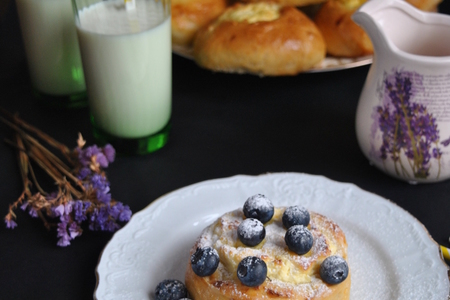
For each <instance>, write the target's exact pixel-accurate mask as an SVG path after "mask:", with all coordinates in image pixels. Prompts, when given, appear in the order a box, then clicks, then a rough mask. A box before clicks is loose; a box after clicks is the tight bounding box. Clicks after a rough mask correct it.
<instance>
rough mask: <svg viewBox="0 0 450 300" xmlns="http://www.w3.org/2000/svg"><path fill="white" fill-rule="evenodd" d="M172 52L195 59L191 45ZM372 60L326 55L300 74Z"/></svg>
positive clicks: (341, 68)
mask: <svg viewBox="0 0 450 300" xmlns="http://www.w3.org/2000/svg"><path fill="white" fill-rule="evenodd" d="M172 52H173V53H175V54H177V55H179V56H181V57H184V58H186V59H189V60H193V59H194V58H193V55H192V49H191V48H189V47H185V46H181V45H175V44H173V45H172ZM372 61H373V55H364V56H359V57H354V58H346V57H333V56H326V57H325V59H324V60H323V61H322V62H321V63H319V64H318V65H317V66H315V67H313V68H311V69H310V70H306V71H303V72H300V73H299V74H301V73H321V72H331V71H340V70H346V69H351V68H356V67H361V66H365V65H369V64H371V63H372ZM235 74H238V73H235ZM239 74H240V73H239ZM248 74H252V73H248ZM254 75H258V76H260V75H259V74H254Z"/></svg>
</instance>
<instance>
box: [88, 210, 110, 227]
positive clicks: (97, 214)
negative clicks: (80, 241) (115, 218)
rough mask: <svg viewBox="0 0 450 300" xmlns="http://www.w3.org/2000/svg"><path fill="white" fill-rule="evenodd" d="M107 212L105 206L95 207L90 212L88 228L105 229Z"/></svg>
mask: <svg viewBox="0 0 450 300" xmlns="http://www.w3.org/2000/svg"><path fill="white" fill-rule="evenodd" d="M108 218H109V214H108V210H107V207H106V206H101V207H99V208H95V209H94V211H93V212H92V214H91V218H90V221H91V222H90V224H89V229H90V230H106V222H107V221H108Z"/></svg>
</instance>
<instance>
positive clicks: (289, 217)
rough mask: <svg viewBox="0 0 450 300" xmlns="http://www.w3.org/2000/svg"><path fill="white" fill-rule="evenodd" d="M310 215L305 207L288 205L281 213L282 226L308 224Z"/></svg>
mask: <svg viewBox="0 0 450 300" xmlns="http://www.w3.org/2000/svg"><path fill="white" fill-rule="evenodd" d="M310 218H311V217H310V215H309V212H308V210H307V209H306V208H304V207H302V206H298V205H296V206H289V207H288V208H286V210H285V211H284V213H283V217H282V221H283V225H284V227H286V228H287V229H289V227H291V226H294V225H303V226H308V225H309V221H310Z"/></svg>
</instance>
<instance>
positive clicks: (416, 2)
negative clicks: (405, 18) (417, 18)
mask: <svg viewBox="0 0 450 300" xmlns="http://www.w3.org/2000/svg"><path fill="white" fill-rule="evenodd" d="M406 2H408V3H409V4H411V5H413V6H415V7H416V8H418V9H421V10H424V11H429V12H437V10H438V5H439V3H441V2H442V0H406Z"/></svg>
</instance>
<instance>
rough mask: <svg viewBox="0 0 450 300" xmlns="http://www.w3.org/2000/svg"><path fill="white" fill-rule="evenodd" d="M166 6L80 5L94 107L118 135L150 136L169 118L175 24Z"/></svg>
mask: <svg viewBox="0 0 450 300" xmlns="http://www.w3.org/2000/svg"><path fill="white" fill-rule="evenodd" d="M162 10H163V7H162V4H161V1H158V2H155V1H153V0H151V1H145V0H137V1H136V11H134V13H133V12H128V13H127V11H126V10H125V8H124V4H123V0H121V1H106V2H105V1H104V2H99V3H97V4H94V5H91V6H89V7H87V8H85V9H83V10H81V11H79V22H78V21H77V31H78V38H79V41H80V47H81V55H82V58H83V66H84V70H85V76H86V83H87V92H88V99H89V106H90V111H91V114H92V116H93V117H94V123H95V125H96V126H98V127H100V129H102V130H104V131H105V132H107V133H109V134H111V135H114V136H116V137H122V138H140V137H145V136H148V135H151V134H153V133H156V132H158V131H159V130H161V129H162V128H163V127H164V126H165V125H166V124H167V123H168V121H169V118H170V114H171V102H172V101H171V100H172V52H171V34H170V30H171V27H170V15H169V14H167V13H166V17H164V14H163V11H162ZM136 31H137V33H133V32H136ZM139 31H140V32H139Z"/></svg>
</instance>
